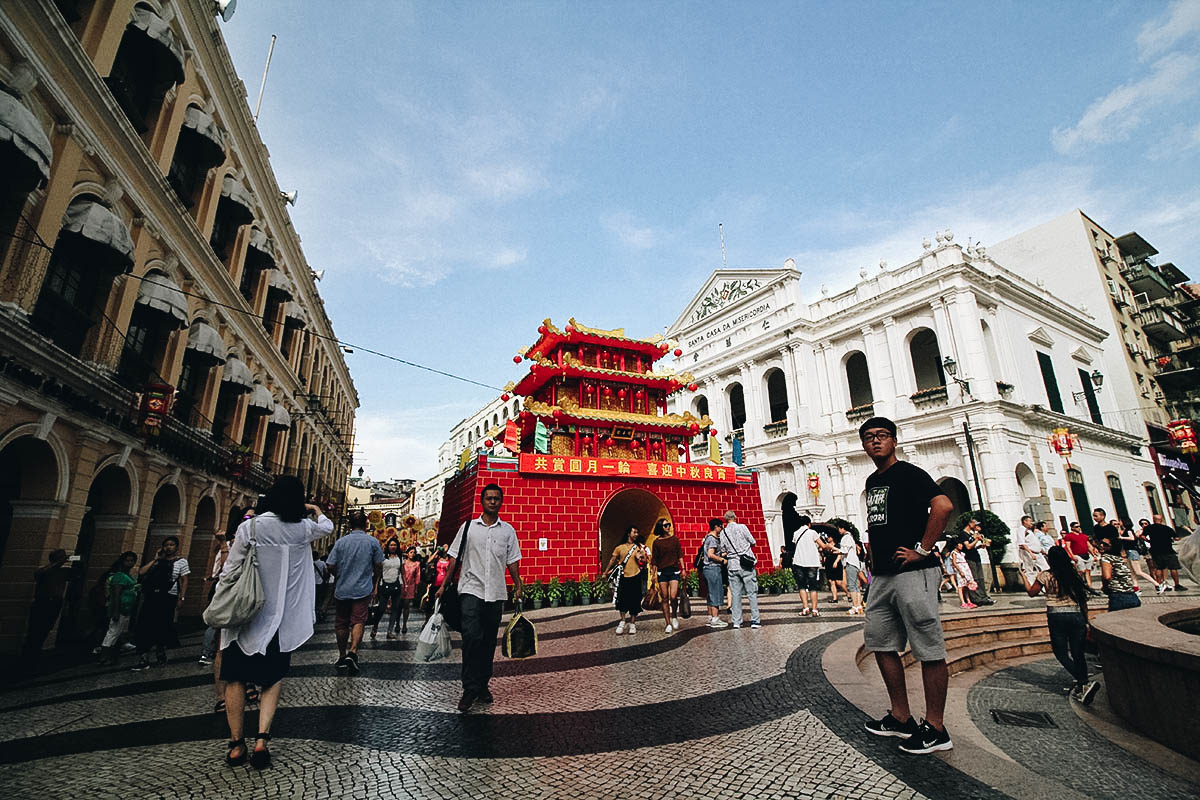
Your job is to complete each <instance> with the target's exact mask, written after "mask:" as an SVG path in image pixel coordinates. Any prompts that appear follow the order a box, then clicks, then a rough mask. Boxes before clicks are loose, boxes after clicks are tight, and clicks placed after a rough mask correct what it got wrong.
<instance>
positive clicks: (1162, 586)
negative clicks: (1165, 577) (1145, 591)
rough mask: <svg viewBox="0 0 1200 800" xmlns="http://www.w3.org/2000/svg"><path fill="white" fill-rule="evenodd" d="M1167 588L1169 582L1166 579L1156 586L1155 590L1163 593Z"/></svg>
mask: <svg viewBox="0 0 1200 800" xmlns="http://www.w3.org/2000/svg"><path fill="white" fill-rule="evenodd" d="M1166 590H1167V582H1166V581H1163V582H1162V583H1160V584H1158V585H1157V586H1155V587H1154V591H1156V592H1158V593H1159V594H1162V593H1163V592H1165V591H1166Z"/></svg>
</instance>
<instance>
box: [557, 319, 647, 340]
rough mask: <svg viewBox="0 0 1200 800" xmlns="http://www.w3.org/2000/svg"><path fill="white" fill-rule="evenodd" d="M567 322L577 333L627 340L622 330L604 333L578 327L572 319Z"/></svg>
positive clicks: (601, 329) (597, 329)
mask: <svg viewBox="0 0 1200 800" xmlns="http://www.w3.org/2000/svg"><path fill="white" fill-rule="evenodd" d="M567 322H569V323H570V325H571V327H572V328H574V329H575V330H577V331H579V332H580V333H590V334H592V335H593V336H608V337H610V338H613V339H628V338H629V337H628V336H626V335H625V329H624V328H613V329H612V330H611V331H606V330H604V329H603V328H589V327H588V326H587V325H580V324H579V323H578V322H576V321H575V318H574V317H571V318H570V319H569V320H567ZM631 341H633V340H631Z"/></svg>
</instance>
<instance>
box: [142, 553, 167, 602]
mask: <svg viewBox="0 0 1200 800" xmlns="http://www.w3.org/2000/svg"><path fill="white" fill-rule="evenodd" d="M141 584H142V586H143V587H145V590H146V591H147V592H149V593H150V594H166V593H167V592H169V591H171V587H172V586H173V585H175V562H174V561H166V560H164V559H161V558H160V559H158V560H157V561H155V562H154V566H153V567H151V568H150V571H149V572H147V573H146V574H145V575H143V576H142V577H141Z"/></svg>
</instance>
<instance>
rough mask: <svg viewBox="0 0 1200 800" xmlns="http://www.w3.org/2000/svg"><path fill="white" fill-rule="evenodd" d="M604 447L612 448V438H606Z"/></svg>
mask: <svg viewBox="0 0 1200 800" xmlns="http://www.w3.org/2000/svg"><path fill="white" fill-rule="evenodd" d="M604 446H605V447H612V446H613V438H612V437H611V436H609V437H607V438H606V439H605V440H604Z"/></svg>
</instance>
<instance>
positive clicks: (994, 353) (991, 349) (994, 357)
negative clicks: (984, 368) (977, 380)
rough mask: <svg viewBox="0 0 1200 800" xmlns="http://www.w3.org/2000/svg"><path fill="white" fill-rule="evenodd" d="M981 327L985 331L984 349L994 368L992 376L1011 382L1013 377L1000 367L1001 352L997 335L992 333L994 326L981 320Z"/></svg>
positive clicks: (989, 363) (998, 380) (990, 364)
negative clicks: (998, 347) (1004, 372)
mask: <svg viewBox="0 0 1200 800" xmlns="http://www.w3.org/2000/svg"><path fill="white" fill-rule="evenodd" d="M979 329H980V330H981V331H982V332H983V350H984V352H985V353H987V360H988V366H989V367H991V368H992V377H993V378H995V379H996V381H997V382H1000V381H1003V380H1005V379H1006V378H1007V379H1008V380H1009V381H1010V382H1011V380H1012V379H1011V378H1008V376H1006V375H1004V374H1003V373H1002V370H1001V369H1000V352H999V351H998V350H997V349H996V337H995V335H994V334H993V333H992V326H991V325H988V324H987V323H986V322H984V321H983V320H979Z"/></svg>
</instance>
